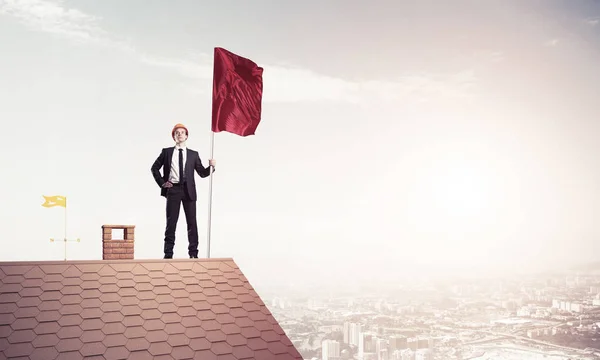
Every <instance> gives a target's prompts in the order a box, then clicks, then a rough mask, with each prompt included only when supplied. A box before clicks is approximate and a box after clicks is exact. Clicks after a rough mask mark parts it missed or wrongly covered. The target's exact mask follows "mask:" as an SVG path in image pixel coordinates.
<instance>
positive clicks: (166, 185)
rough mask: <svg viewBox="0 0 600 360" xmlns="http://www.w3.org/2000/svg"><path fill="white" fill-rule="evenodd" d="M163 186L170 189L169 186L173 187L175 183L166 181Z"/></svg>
mask: <svg viewBox="0 0 600 360" xmlns="http://www.w3.org/2000/svg"><path fill="white" fill-rule="evenodd" d="M162 187H164V188H167V189H168V188H171V187H173V184H171V182H170V181H167V182H166V183H164V184H163V185H162Z"/></svg>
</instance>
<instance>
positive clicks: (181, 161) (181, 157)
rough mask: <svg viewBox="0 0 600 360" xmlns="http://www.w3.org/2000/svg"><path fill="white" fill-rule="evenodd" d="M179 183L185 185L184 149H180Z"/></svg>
mask: <svg viewBox="0 0 600 360" xmlns="http://www.w3.org/2000/svg"><path fill="white" fill-rule="evenodd" d="M179 183H180V184H183V149H179Z"/></svg>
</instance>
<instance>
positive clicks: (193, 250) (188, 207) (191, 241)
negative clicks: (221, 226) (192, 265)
mask: <svg viewBox="0 0 600 360" xmlns="http://www.w3.org/2000/svg"><path fill="white" fill-rule="evenodd" d="M166 197H167V227H166V229H165V248H164V250H165V257H166V258H172V257H173V248H174V247H175V230H176V229H177V221H178V220H179V210H180V209H181V205H182V204H183V211H184V212H185V220H186V222H187V234H188V254H189V255H190V256H194V257H196V256H198V223H197V221H196V200H190V195H189V193H188V190H187V187H186V186H185V185H183V186H182V185H174V186H173V187H171V188H169V189H168V190H167V196H166Z"/></svg>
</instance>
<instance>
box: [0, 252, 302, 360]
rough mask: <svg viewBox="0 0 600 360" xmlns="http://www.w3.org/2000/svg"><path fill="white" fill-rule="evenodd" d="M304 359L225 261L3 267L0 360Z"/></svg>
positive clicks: (238, 272)
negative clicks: (22, 359) (77, 359)
mask: <svg viewBox="0 0 600 360" xmlns="http://www.w3.org/2000/svg"><path fill="white" fill-rule="evenodd" d="M28 356H29V358H30V359H49V360H54V359H72V358H81V357H86V359H99V360H100V359H115V360H120V359H133V360H136V359H142V360H143V359H153V360H173V359H181V360H184V359H194V358H201V359H207V360H210V359H216V360H241V359H256V360H262V359H265V360H266V359H269V360H271V359H281V360H284V359H301V358H302V357H301V356H300V354H299V353H298V351H297V350H296V349H295V348H294V346H293V344H292V343H291V341H290V340H289V338H288V337H287V336H286V334H285V332H284V331H283V330H282V329H281V327H280V326H279V325H278V323H277V320H276V319H275V318H274V317H273V315H272V314H271V312H270V311H269V310H268V308H267V306H266V305H265V304H264V302H263V301H262V299H261V298H260V297H259V295H258V294H257V293H256V292H255V290H254V289H253V287H252V286H251V285H250V283H249V282H248V280H247V279H246V277H245V276H244V275H243V273H242V272H241V270H240V269H239V268H238V267H237V265H236V264H235V262H233V260H231V259H201V260H196V259H193V260H189V261H188V260H170V261H169V262H165V261H157V260H145V261H136V260H119V261H74V262H68V263H64V262H41V263H40V262H22V263H0V358H3V357H8V358H20V357H25V358H27V357H28Z"/></svg>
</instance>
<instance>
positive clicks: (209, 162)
mask: <svg viewBox="0 0 600 360" xmlns="http://www.w3.org/2000/svg"><path fill="white" fill-rule="evenodd" d="M208 165H209V166H212V167H213V170H214V169H215V168H216V165H217V160H215V159H210V160H208Z"/></svg>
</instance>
